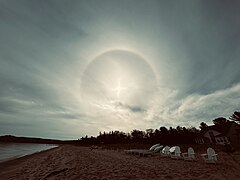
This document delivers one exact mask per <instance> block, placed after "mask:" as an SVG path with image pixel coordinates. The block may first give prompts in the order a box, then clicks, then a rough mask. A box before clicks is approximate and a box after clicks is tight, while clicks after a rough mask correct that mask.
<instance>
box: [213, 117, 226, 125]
mask: <svg viewBox="0 0 240 180" xmlns="http://www.w3.org/2000/svg"><path fill="white" fill-rule="evenodd" d="M228 122H229V121H228V120H227V119H226V118H224V117H219V118H216V119H214V120H213V123H214V124H215V125H224V124H226V123H228Z"/></svg>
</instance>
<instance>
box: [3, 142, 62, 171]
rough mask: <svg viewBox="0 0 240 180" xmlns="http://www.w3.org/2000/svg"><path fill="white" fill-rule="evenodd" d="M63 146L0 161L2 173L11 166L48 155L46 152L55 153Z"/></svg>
mask: <svg viewBox="0 0 240 180" xmlns="http://www.w3.org/2000/svg"><path fill="white" fill-rule="evenodd" d="M60 147H61V145H59V146H57V147H53V148H50V149H46V150H42V151H38V152H34V153H31V154H26V155H21V156H18V157H16V158H10V159H6V160H3V161H0V172H1V171H2V170H3V169H5V168H8V167H9V166H11V165H16V164H17V165H18V164H20V163H22V162H24V161H26V160H28V159H31V158H34V157H35V156H39V155H41V154H43V153H46V152H50V151H53V150H55V149H57V148H60Z"/></svg>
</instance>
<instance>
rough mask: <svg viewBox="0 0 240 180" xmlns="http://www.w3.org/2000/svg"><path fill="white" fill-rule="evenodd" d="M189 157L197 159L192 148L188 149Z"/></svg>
mask: <svg viewBox="0 0 240 180" xmlns="http://www.w3.org/2000/svg"><path fill="white" fill-rule="evenodd" d="M188 157H189V158H192V159H195V152H194V150H193V148H192V147H189V148H188Z"/></svg>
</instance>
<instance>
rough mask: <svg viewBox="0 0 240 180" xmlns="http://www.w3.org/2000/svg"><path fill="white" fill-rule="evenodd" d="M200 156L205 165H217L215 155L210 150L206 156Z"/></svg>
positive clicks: (210, 149) (212, 150)
mask: <svg viewBox="0 0 240 180" xmlns="http://www.w3.org/2000/svg"><path fill="white" fill-rule="evenodd" d="M201 156H202V158H203V160H204V161H205V162H206V163H215V164H216V163H217V154H216V153H215V151H214V149H212V148H208V149H207V154H201Z"/></svg>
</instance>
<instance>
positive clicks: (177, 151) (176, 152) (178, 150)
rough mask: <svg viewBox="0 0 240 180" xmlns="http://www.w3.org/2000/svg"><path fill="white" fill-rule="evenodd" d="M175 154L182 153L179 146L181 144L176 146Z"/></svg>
mask: <svg viewBox="0 0 240 180" xmlns="http://www.w3.org/2000/svg"><path fill="white" fill-rule="evenodd" d="M174 154H175V155H176V156H180V155H181V150H180V147H179V146H176V147H175V151H174Z"/></svg>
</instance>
